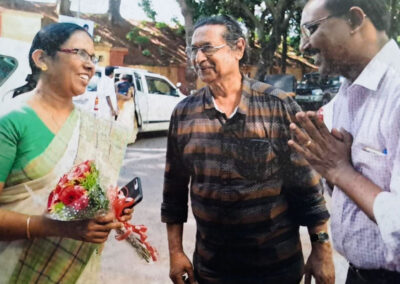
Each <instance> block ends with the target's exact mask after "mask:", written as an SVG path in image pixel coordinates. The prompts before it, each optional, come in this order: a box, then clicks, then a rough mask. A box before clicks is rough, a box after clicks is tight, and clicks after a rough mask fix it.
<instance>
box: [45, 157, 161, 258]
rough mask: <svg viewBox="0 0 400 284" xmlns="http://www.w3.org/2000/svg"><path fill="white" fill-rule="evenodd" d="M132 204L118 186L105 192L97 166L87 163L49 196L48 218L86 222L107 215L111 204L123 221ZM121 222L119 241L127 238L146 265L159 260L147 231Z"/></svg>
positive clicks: (77, 167) (77, 168)
mask: <svg viewBox="0 0 400 284" xmlns="http://www.w3.org/2000/svg"><path fill="white" fill-rule="evenodd" d="M133 203H134V200H133V198H130V197H127V196H125V195H124V193H123V192H122V191H120V190H119V189H118V188H117V187H115V188H113V187H110V189H109V190H108V191H107V192H106V191H104V190H103V189H102V188H101V186H100V181H99V171H98V170H97V168H96V165H95V163H94V162H93V161H85V162H83V163H81V164H78V165H77V166H75V167H73V168H72V169H71V170H70V171H69V172H68V173H66V174H64V175H63V176H62V177H61V179H60V180H59V182H58V183H57V185H56V187H55V189H54V190H53V191H52V192H51V193H50V195H49V197H48V202H47V213H48V217H49V218H51V219H55V220H60V221H72V220H84V219H91V218H93V217H95V216H96V215H97V214H101V213H106V212H108V211H109V209H110V204H111V205H112V210H113V211H114V213H115V217H116V219H117V220H118V221H121V220H120V218H121V216H122V215H123V210H124V209H125V208H128V207H130V206H132V204H133ZM121 222H122V223H123V224H124V228H123V229H122V230H118V235H117V236H116V239H117V240H125V239H126V240H127V241H128V242H129V243H130V244H131V245H132V246H133V247H134V248H135V250H136V252H137V253H138V255H139V256H140V257H142V258H143V259H144V260H146V261H147V262H150V261H151V260H152V261H156V260H157V251H156V250H155V248H154V247H152V246H151V245H150V244H149V243H148V242H147V240H146V239H147V235H146V231H147V228H146V227H145V226H144V225H132V224H130V223H128V222H123V221H121Z"/></svg>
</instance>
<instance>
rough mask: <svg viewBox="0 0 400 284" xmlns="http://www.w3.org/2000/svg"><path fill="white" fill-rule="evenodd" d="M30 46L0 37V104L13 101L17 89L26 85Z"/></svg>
mask: <svg viewBox="0 0 400 284" xmlns="http://www.w3.org/2000/svg"><path fill="white" fill-rule="evenodd" d="M29 49H30V44H28V43H26V42H22V41H18V40H13V39H9V38H4V37H0V103H3V102H5V101H6V100H8V99H11V98H12V96H13V91H12V90H14V89H15V88H18V87H21V86H22V85H25V84H26V81H25V79H26V76H27V75H28V74H29V73H31V69H30V67H29V59H28V56H29Z"/></svg>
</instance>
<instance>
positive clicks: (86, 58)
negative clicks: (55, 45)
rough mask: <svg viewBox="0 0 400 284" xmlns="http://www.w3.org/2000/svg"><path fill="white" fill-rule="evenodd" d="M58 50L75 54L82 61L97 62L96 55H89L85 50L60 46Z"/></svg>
mask: <svg viewBox="0 0 400 284" xmlns="http://www.w3.org/2000/svg"><path fill="white" fill-rule="evenodd" d="M58 51H60V52H64V53H70V54H76V55H78V56H79V58H80V59H81V60H82V61H86V62H92V63H93V64H96V63H97V58H96V55H94V54H92V55H90V54H89V53H88V52H87V51H86V50H84V49H79V48H60V49H59V50H58Z"/></svg>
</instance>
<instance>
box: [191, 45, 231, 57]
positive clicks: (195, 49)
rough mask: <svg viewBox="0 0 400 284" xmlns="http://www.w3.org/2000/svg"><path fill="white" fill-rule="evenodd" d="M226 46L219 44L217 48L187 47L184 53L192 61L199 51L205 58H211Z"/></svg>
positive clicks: (206, 46)
mask: <svg viewBox="0 0 400 284" xmlns="http://www.w3.org/2000/svg"><path fill="white" fill-rule="evenodd" d="M225 46H226V44H221V45H218V46H212V45H203V46H189V47H187V48H186V53H187V55H188V56H189V57H190V58H191V59H194V58H196V56H197V53H198V52H199V50H201V52H202V53H203V54H204V55H205V56H207V57H208V56H211V55H213V54H214V53H216V52H217V51H218V50H220V49H221V48H223V47H225Z"/></svg>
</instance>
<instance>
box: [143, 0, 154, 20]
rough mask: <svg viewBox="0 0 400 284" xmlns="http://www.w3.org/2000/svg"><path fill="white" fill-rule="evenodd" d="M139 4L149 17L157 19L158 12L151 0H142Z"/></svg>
mask: <svg viewBox="0 0 400 284" xmlns="http://www.w3.org/2000/svg"><path fill="white" fill-rule="evenodd" d="M139 6H140V7H142V9H143V11H144V12H145V13H146V16H147V17H148V18H150V19H151V20H152V21H153V22H155V21H156V16H157V12H156V11H154V9H153V7H152V3H151V0H142V1H141V2H139Z"/></svg>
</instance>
